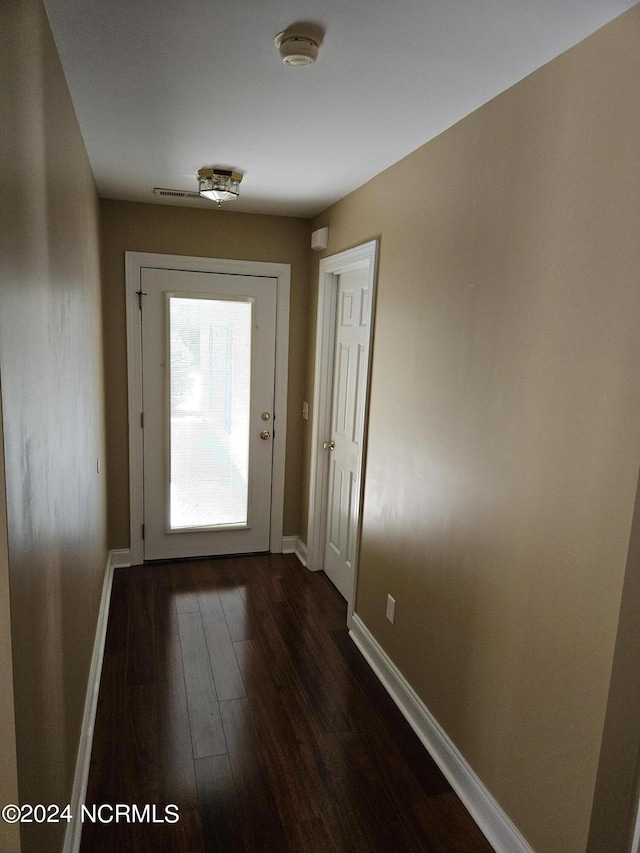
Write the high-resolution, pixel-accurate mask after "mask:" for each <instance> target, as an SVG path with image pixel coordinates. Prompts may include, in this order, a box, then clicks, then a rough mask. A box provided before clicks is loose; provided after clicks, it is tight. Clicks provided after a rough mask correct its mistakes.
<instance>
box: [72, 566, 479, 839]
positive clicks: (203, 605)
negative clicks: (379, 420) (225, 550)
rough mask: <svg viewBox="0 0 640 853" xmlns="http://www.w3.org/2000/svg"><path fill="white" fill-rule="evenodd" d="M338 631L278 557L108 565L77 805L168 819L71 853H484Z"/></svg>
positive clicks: (297, 573)
mask: <svg viewBox="0 0 640 853" xmlns="http://www.w3.org/2000/svg"><path fill="white" fill-rule="evenodd" d="M345 621H346V607H345V604H344V601H343V600H342V598H341V597H340V596H339V595H338V593H337V592H336V591H335V589H334V588H333V587H332V585H331V584H330V583H329V581H328V580H327V579H326V577H325V576H324V574H322V573H318V574H312V573H310V572H307V571H306V570H305V569H303V568H302V567H301V566H300V564H299V563H298V561H297V559H296V558H295V557H294V556H292V555H286V556H283V555H264V556H251V557H235V558H224V559H214V560H200V561H192V562H184V563H163V564H147V565H145V566H137V567H134V568H132V569H125V570H117V571H116V573H115V579H114V584H113V593H112V600H111V611H110V620H109V628H108V634H107V641H106V649H105V657H104V666H103V675H102V685H101V692H100V700H99V706H98V714H97V720H96V728H95V735H94V742H93V756H92V763H91V772H90V779H89V786H88V792H87V804H88V806H91V805H92V804H96V805H99V804H101V803H106V804H111V805H115V804H117V803H122V804H134V803H135V804H137V805H138V806H139V808H140V810H142V808H143V807H144V805H145V804H150V805H152V806H153V805H155V806H156V811H155V815H156V819H157V820H158V821H162V820H164V819H165V817H166V818H168V820H173V819H174V818H173V815H174V812H172V811H171V810H169V811H167V812H165V807H166V806H167V805H168V804H175V805H176V806H177V808H178V811H179V820H178V821H177V822H171V823H170V822H168V820H167V822H164V823H161V822H158V823H153V822H148V821H147V822H135V823H128V822H126V820H125V821H123V822H120V821H119V822H115V821H112V822H110V823H100V822H99V821H97V822H95V823H92V822H90V821H85V823H84V829H83V839H82V848H81V849H82V853H101V851H118V853H121V851H132V853H133V851H138V850H147V849H149V848H152V849H155V850H160V851H181V853H182V852H183V851H189V853H200V851H207V853H208V851H228V852H229V853H232V851H243V850H261V851H294V853H300V851H323V853H325V851H337V852H338V853H341V852H342V851H358V853H364V851H398V852H399V851H416V853H418V851H421V852H422V853H429V851H433V853H464V851H469V853H471V851H473V853H482V851H490V850H491V847H490V845H489V844H488V842H487V841H486V840H485V839H484V836H483V835H482V834H481V832H480V830H479V829H478V828H477V827H476V825H475V824H474V822H473V821H472V819H471V818H470V816H469V815H468V813H467V812H466V810H465V809H464V807H463V806H462V805H461V803H460V801H459V800H458V798H457V796H456V795H455V794H454V793H453V792H452V790H451V788H450V786H449V784H448V783H447V782H446V780H445V779H444V778H443V776H442V775H441V774H440V772H439V770H438V769H437V768H436V766H435V765H434V764H433V762H432V761H431V759H430V758H429V757H428V755H427V753H426V752H425V750H424V749H423V747H422V746H421V744H420V743H419V742H418V740H417V738H416V737H415V735H414V734H413V732H412V731H411V729H410V728H409V726H408V724H407V723H406V722H405V720H404V718H403V717H402V716H401V714H400V712H399V711H398V710H397V709H396V707H395V705H394V704H393V703H392V701H391V700H390V699H389V697H388V696H387V694H386V692H385V690H384V689H383V687H382V686H381V685H380V684H379V682H378V681H377V679H376V678H375V676H374V675H373V673H372V672H371V671H370V669H369V667H368V665H367V664H366V662H365V661H364V659H363V658H362V657H361V655H360V653H359V651H358V650H357V648H356V647H355V645H354V644H353V643H352V641H351V640H350V639H349V637H348V634H347V630H346V627H345ZM103 816H105V817H107V818H108V817H109V814H108V813H106V812H105V813H103Z"/></svg>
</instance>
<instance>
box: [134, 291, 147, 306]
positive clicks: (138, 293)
mask: <svg viewBox="0 0 640 853" xmlns="http://www.w3.org/2000/svg"><path fill="white" fill-rule="evenodd" d="M146 295H147V294H146V293H145V292H144V291H143V290H136V296H137V297H138V308H139V309H140V311H142V297H143V296H146Z"/></svg>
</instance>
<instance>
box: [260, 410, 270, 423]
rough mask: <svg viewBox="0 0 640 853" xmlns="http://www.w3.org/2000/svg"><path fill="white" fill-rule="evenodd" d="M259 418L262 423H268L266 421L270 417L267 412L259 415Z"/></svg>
mask: <svg viewBox="0 0 640 853" xmlns="http://www.w3.org/2000/svg"><path fill="white" fill-rule="evenodd" d="M260 417H261V418H262V420H263V421H268V420H269V418H270V417H271V415H270V414H269V412H263V413H262V414H261V415H260Z"/></svg>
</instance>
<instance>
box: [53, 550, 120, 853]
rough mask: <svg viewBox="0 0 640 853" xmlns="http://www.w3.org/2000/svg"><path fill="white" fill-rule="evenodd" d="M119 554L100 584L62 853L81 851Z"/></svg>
mask: <svg viewBox="0 0 640 853" xmlns="http://www.w3.org/2000/svg"><path fill="white" fill-rule="evenodd" d="M120 553H123V552H116V551H110V552H109V556H108V557H107V566H106V569H105V573H104V580H103V582H102V598H101V599H100V610H99V611H98V623H97V625H96V635H95V639H94V643H93V655H92V656H91V666H90V668H89V680H88V682H87V694H86V697H85V703H84V714H83V717H82V730H81V732H80V744H79V746H78V756H77V759H76V770H75V776H74V779H73V790H72V792H71V801H70V805H71V814H72V815H73V820H72V821H71V822H70V823H68V824H67V831H66V833H65V837H64V846H63V848H62V850H63V853H78V851H79V850H80V835H81V833H82V823H81V821H80V810H81V806H82V805H84V801H85V796H86V793H87V782H88V781H89V764H90V763H91V746H92V744H93V726H94V723H95V719H96V710H97V707H98V693H99V691H100V676H101V674H102V658H103V656H104V644H105V639H106V636H107V620H108V618H109V604H110V602H111V585H112V582H113V569H114V568H115V565H114V554H120Z"/></svg>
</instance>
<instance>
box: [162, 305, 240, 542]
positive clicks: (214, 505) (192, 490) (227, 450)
mask: <svg viewBox="0 0 640 853" xmlns="http://www.w3.org/2000/svg"><path fill="white" fill-rule="evenodd" d="M167 315H168V323H169V334H168V335H167V343H168V349H169V353H168V355H169V358H168V359H167V363H168V378H169V389H168V395H167V397H168V404H169V409H170V411H169V418H168V419H167V423H168V432H169V435H168V442H167V444H168V453H169V460H168V465H167V471H168V472H169V478H170V483H169V508H168V512H169V518H168V532H173V531H175V532H186V531H189V530H207V529H208V530H212V529H216V528H229V527H238V528H241V527H246V526H247V525H248V523H249V426H250V410H251V350H252V336H251V331H252V325H253V323H252V316H253V300H252V299H222V298H217V297H207V296H201V295H198V296H195V295H194V296H190V295H185V294H180V295H173V294H167Z"/></svg>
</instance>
